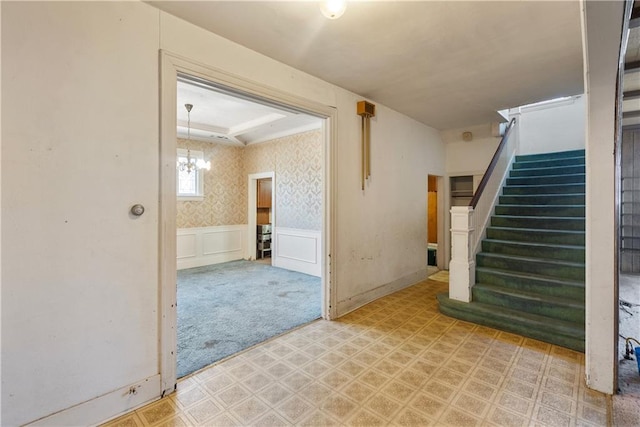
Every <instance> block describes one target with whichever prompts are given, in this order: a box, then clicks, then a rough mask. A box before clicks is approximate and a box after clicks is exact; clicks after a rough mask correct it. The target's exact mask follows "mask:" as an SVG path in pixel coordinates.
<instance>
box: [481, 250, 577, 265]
mask: <svg viewBox="0 0 640 427" xmlns="http://www.w3.org/2000/svg"><path fill="white" fill-rule="evenodd" d="M478 255H483V256H485V257H492V258H504V259H513V260H514V261H530V262H544V263H547V264H557V265H559V266H568V267H584V262H575V261H561V260H557V259H554V258H540V257H530V256H521V255H504V254H494V253H491V252H480V253H479V254H478Z"/></svg>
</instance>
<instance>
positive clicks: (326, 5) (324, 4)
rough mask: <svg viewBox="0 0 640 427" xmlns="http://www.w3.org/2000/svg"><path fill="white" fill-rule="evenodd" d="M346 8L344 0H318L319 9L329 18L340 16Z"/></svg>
mask: <svg viewBox="0 0 640 427" xmlns="http://www.w3.org/2000/svg"><path fill="white" fill-rule="evenodd" d="M346 8H347V1H346V0H323V1H321V2H320V11H321V12H322V14H323V15H324V16H326V17H327V18H329V19H338V18H340V17H341V16H342V14H343V13H344V11H345V9H346Z"/></svg>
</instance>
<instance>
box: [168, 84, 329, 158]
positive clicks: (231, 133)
mask: <svg viewBox="0 0 640 427" xmlns="http://www.w3.org/2000/svg"><path fill="white" fill-rule="evenodd" d="M177 101H178V105H177V112H178V137H180V138H187V136H188V115H187V109H186V108H185V104H191V105H193V108H192V109H191V132H190V133H191V138H192V139H197V140H200V141H209V142H219V143H227V144H232V145H240V146H242V145H249V144H256V143H259V142H264V141H268V140H271V139H275V138H280V137H283V136H287V135H293V134H296V133H300V132H304V131H308V130H311V129H319V128H320V126H321V124H322V121H321V119H319V118H317V117H313V116H309V115H306V114H301V113H298V112H295V111H284V110H282V109H279V108H276V107H274V106H269V105H264V104H260V103H257V102H252V101H250V100H246V99H241V98H238V97H236V96H232V95H227V94H224V93H221V92H219V91H217V90H215V89H214V88H211V87H206V86H205V85H202V84H192V83H190V82H185V81H181V80H179V81H178V93H177Z"/></svg>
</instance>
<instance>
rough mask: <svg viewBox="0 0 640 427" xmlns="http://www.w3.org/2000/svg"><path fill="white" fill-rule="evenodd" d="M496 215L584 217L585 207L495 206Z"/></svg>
mask: <svg viewBox="0 0 640 427" xmlns="http://www.w3.org/2000/svg"><path fill="white" fill-rule="evenodd" d="M495 214H496V215H517V216H552V217H553V216H555V217H572V218H573V217H584V214H585V206H584V205H583V206H579V205H497V206H496V207H495Z"/></svg>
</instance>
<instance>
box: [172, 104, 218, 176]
mask: <svg viewBox="0 0 640 427" xmlns="http://www.w3.org/2000/svg"><path fill="white" fill-rule="evenodd" d="M184 108H186V109H187V141H188V142H189V141H191V109H192V108H193V105H192V104H184ZM198 169H206V170H210V169H211V162H205V161H204V160H203V159H194V158H192V157H191V149H190V148H189V147H188V146H187V157H186V158H184V157H178V170H179V171H180V172H184V171H186V172H187V173H191V171H195V170H198Z"/></svg>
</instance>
